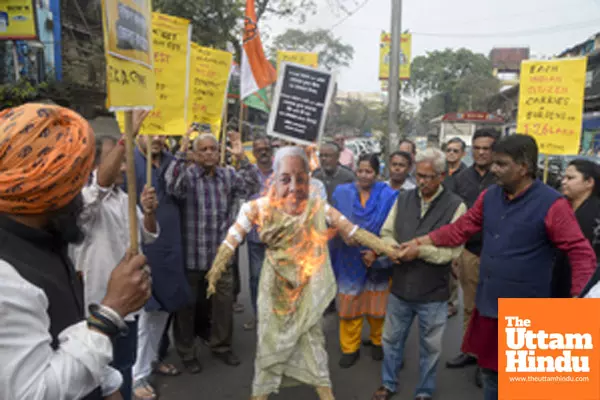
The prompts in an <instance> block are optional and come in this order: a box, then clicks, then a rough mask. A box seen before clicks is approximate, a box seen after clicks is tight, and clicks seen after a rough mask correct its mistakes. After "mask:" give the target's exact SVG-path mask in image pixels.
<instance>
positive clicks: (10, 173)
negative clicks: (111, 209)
mask: <svg viewBox="0 0 600 400" xmlns="http://www.w3.org/2000/svg"><path fill="white" fill-rule="evenodd" d="M94 147H95V146H94V134H93V132H92V130H91V128H90V126H89V124H88V123H87V122H86V121H85V120H84V119H83V118H82V117H81V116H80V115H78V114H77V113H75V112H73V111H71V110H68V109H65V108H62V107H58V106H51V105H42V104H27V105H24V106H21V107H17V108H14V109H7V110H3V111H1V112H0V310H2V312H1V313H0V326H2V333H1V334H0V399H26V398H27V399H28V398H39V399H53V400H66V399H86V400H100V399H103V398H110V399H117V398H119V397H118V396H119V394H118V389H119V386H120V385H121V381H122V378H121V376H120V374H119V373H118V372H117V371H116V370H113V369H111V368H110V367H109V363H110V362H111V360H112V341H111V340H112V339H114V338H116V337H117V335H118V334H119V333H124V329H125V328H126V324H125V323H124V321H123V316H125V315H127V314H129V313H131V312H133V311H136V310H138V309H139V308H140V307H142V306H143V304H145V302H146V300H147V299H148V298H149V296H150V276H149V272H148V269H146V268H144V265H145V264H146V259H145V257H144V256H142V255H134V254H133V253H132V252H129V253H128V254H127V255H126V256H125V257H124V258H123V260H122V261H121V262H120V264H119V266H118V267H117V268H115V270H114V271H113V273H112V276H111V281H110V282H109V284H108V289H107V293H106V296H105V297H104V299H103V300H102V301H101V303H100V304H94V305H92V306H90V318H88V319H87V320H84V309H83V299H82V297H83V296H82V290H81V289H82V288H81V283H80V281H79V280H78V279H77V275H76V273H75V271H74V269H73V266H72V265H71V262H70V261H69V258H68V257H67V252H66V251H67V245H68V243H72V242H77V241H79V240H81V239H82V238H83V235H82V233H81V231H80V229H79V228H78V227H77V217H78V214H79V212H80V206H81V204H82V202H81V196H80V191H81V188H82V187H83V185H84V184H85V183H86V181H87V179H88V177H89V174H90V172H91V169H92V164H93V162H94Z"/></svg>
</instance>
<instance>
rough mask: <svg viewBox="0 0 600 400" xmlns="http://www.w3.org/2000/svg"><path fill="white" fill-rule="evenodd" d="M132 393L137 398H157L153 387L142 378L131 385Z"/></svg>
mask: <svg viewBox="0 0 600 400" xmlns="http://www.w3.org/2000/svg"><path fill="white" fill-rule="evenodd" d="M133 395H134V396H135V398H136V399H137V400H156V399H157V398H158V396H157V395H156V392H155V391H154V388H153V387H152V386H150V384H149V383H148V382H147V381H146V380H144V379H142V380H139V381H137V382H136V383H135V384H134V385H133Z"/></svg>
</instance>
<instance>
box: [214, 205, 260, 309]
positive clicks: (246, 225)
mask: <svg viewBox="0 0 600 400" xmlns="http://www.w3.org/2000/svg"><path fill="white" fill-rule="evenodd" d="M255 213H256V204H255V202H248V203H244V205H243V206H242V208H241V209H240V212H239V214H238V217H237V219H236V221H235V223H234V224H233V225H232V226H231V227H230V228H229V230H228V231H227V236H226V237H225V240H223V242H222V243H221V245H220V246H219V249H218V250H217V255H216V256H215V259H214V261H213V264H212V266H211V268H210V271H208V273H207V274H206V280H207V281H208V290H207V295H208V297H210V296H212V295H213V294H214V293H215V292H216V289H217V282H219V279H221V276H222V275H223V272H225V270H226V269H227V267H228V266H229V262H230V261H231V259H232V258H233V256H234V254H235V249H236V248H237V247H238V246H239V245H240V244H241V243H242V242H243V241H244V238H245V237H246V235H247V234H248V232H250V230H251V229H252V222H251V221H253V220H254V219H253V218H252V217H253V215H255Z"/></svg>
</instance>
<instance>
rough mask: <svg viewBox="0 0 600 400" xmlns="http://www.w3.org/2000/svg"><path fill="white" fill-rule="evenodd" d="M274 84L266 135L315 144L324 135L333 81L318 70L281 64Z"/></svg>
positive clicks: (326, 74)
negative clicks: (278, 75)
mask: <svg viewBox="0 0 600 400" xmlns="http://www.w3.org/2000/svg"><path fill="white" fill-rule="evenodd" d="M282 69H283V72H282V75H281V76H282V77H281V79H280V80H279V81H278V82H277V88H276V90H275V98H274V102H273V104H274V107H273V112H272V113H271V115H270V118H269V125H268V129H267V132H268V133H269V135H272V136H276V137H280V138H282V139H284V140H288V141H292V142H296V143H300V144H305V145H307V144H316V143H317V142H318V141H319V140H320V138H321V135H322V134H323V129H324V124H325V117H326V114H327V108H328V107H329V102H330V100H331V95H332V91H333V85H334V78H333V76H332V74H331V73H329V72H325V71H321V70H318V69H314V68H310V67H306V66H302V65H298V64H290V63H283V64H282Z"/></svg>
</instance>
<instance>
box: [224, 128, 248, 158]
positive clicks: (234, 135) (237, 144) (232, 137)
mask: <svg viewBox="0 0 600 400" xmlns="http://www.w3.org/2000/svg"><path fill="white" fill-rule="evenodd" d="M227 138H228V139H229V142H230V144H231V146H229V147H227V151H228V152H230V153H231V156H232V157H234V158H235V159H236V160H237V161H240V160H242V159H243V158H244V156H245V154H244V146H243V145H242V135H241V134H240V133H239V132H235V131H229V132H228V133H227Z"/></svg>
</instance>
